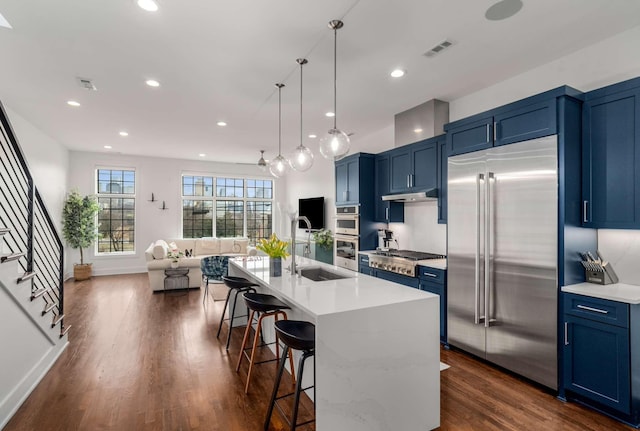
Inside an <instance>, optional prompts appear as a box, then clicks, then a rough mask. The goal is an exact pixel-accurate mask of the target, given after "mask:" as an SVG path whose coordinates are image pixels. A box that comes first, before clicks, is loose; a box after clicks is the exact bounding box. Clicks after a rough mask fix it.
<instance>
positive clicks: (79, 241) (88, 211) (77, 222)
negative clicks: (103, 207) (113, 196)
mask: <svg viewBox="0 0 640 431" xmlns="http://www.w3.org/2000/svg"><path fill="white" fill-rule="evenodd" d="M99 209H100V206H99V205H98V201H97V199H96V197H95V196H84V197H82V196H80V193H78V191H77V190H73V191H71V192H69V194H68V195H67V199H66V200H65V201H64V207H63V209H62V236H64V239H65V240H66V241H67V244H68V245H69V247H71V248H79V249H80V265H84V256H83V255H82V249H83V248H84V247H89V246H90V245H91V243H92V242H93V240H94V239H96V238H97V237H98V232H97V229H96V215H97V214H98V210H99Z"/></svg>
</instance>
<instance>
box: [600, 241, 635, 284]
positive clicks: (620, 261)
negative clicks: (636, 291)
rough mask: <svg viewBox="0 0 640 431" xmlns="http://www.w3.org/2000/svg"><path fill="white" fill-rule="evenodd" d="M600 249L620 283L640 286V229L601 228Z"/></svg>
mask: <svg viewBox="0 0 640 431" xmlns="http://www.w3.org/2000/svg"><path fill="white" fill-rule="evenodd" d="M598 250H599V251H600V253H601V254H602V257H603V258H604V259H605V260H606V261H608V262H611V265H613V269H614V271H615V272H616V274H618V278H619V281H620V283H626V284H635V285H639V286H640V230H629V229H624V230H622V229H599V230H598Z"/></svg>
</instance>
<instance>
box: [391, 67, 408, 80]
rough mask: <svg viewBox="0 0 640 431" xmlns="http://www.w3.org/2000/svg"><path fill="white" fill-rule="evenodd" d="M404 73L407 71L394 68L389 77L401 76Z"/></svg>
mask: <svg viewBox="0 0 640 431" xmlns="http://www.w3.org/2000/svg"><path fill="white" fill-rule="evenodd" d="M405 73H407V72H405V71H404V70H402V69H395V70H394V71H392V72H391V77H392V78H402V77H403V76H404V74H405Z"/></svg>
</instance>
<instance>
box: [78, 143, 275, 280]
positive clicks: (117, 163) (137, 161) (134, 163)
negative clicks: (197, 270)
mask: <svg viewBox="0 0 640 431" xmlns="http://www.w3.org/2000/svg"><path fill="white" fill-rule="evenodd" d="M98 167H115V168H134V169H135V170H136V237H135V241H136V246H135V247H136V252H135V255H133V256H131V255H128V256H96V255H95V253H94V247H90V248H89V249H87V250H86V251H85V261H87V262H91V263H93V273H94V274H95V275H106V274H123V273H134V272H146V270H147V267H146V263H145V258H144V251H145V249H146V248H147V247H148V246H149V244H150V243H151V242H152V241H155V240H157V239H160V238H163V239H167V238H180V237H181V236H182V230H181V226H182V222H181V216H182V211H181V208H182V202H181V175H182V174H183V173H201V174H217V175H229V176H237V175H240V176H242V175H251V176H253V177H255V178H267V177H269V174H268V173H264V172H262V171H260V170H259V169H258V167H257V166H255V165H246V164H234V163H216V162H207V161H195V160H175V159H163V158H158V157H137V156H124V155H121V154H112V153H93V152H78V151H71V152H70V170H69V183H68V188H69V189H74V188H77V189H78V190H79V191H80V193H81V194H94V193H96V183H95V172H96V168H98ZM269 178H270V177H269ZM270 179H273V178H270ZM151 193H153V194H154V196H155V198H156V199H158V200H159V201H158V202H149V200H150V199H151ZM283 196H286V186H285V185H284V184H283V182H282V181H276V182H275V184H274V197H275V199H276V201H278V199H282V197H283ZM162 201H165V203H166V207H167V208H168V210H164V211H163V210H161V209H160V207H161V206H162ZM276 226H277V224H276ZM68 255H69V256H70V258H69V259H67V262H68V265H67V272H69V271H70V270H71V268H72V264H73V263H78V262H79V256H80V255H79V251H78V250H69V251H68Z"/></svg>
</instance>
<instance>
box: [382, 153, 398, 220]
mask: <svg viewBox="0 0 640 431" xmlns="http://www.w3.org/2000/svg"><path fill="white" fill-rule="evenodd" d="M389 153H390V152H389V151H387V152H384V153H380V154H377V155H376V160H375V181H376V190H375V200H376V202H375V221H377V222H382V223H390V222H392V223H402V222H404V204H403V203H401V202H391V201H383V200H382V196H384V195H388V194H389V186H390V184H391V180H390V178H389Z"/></svg>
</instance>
